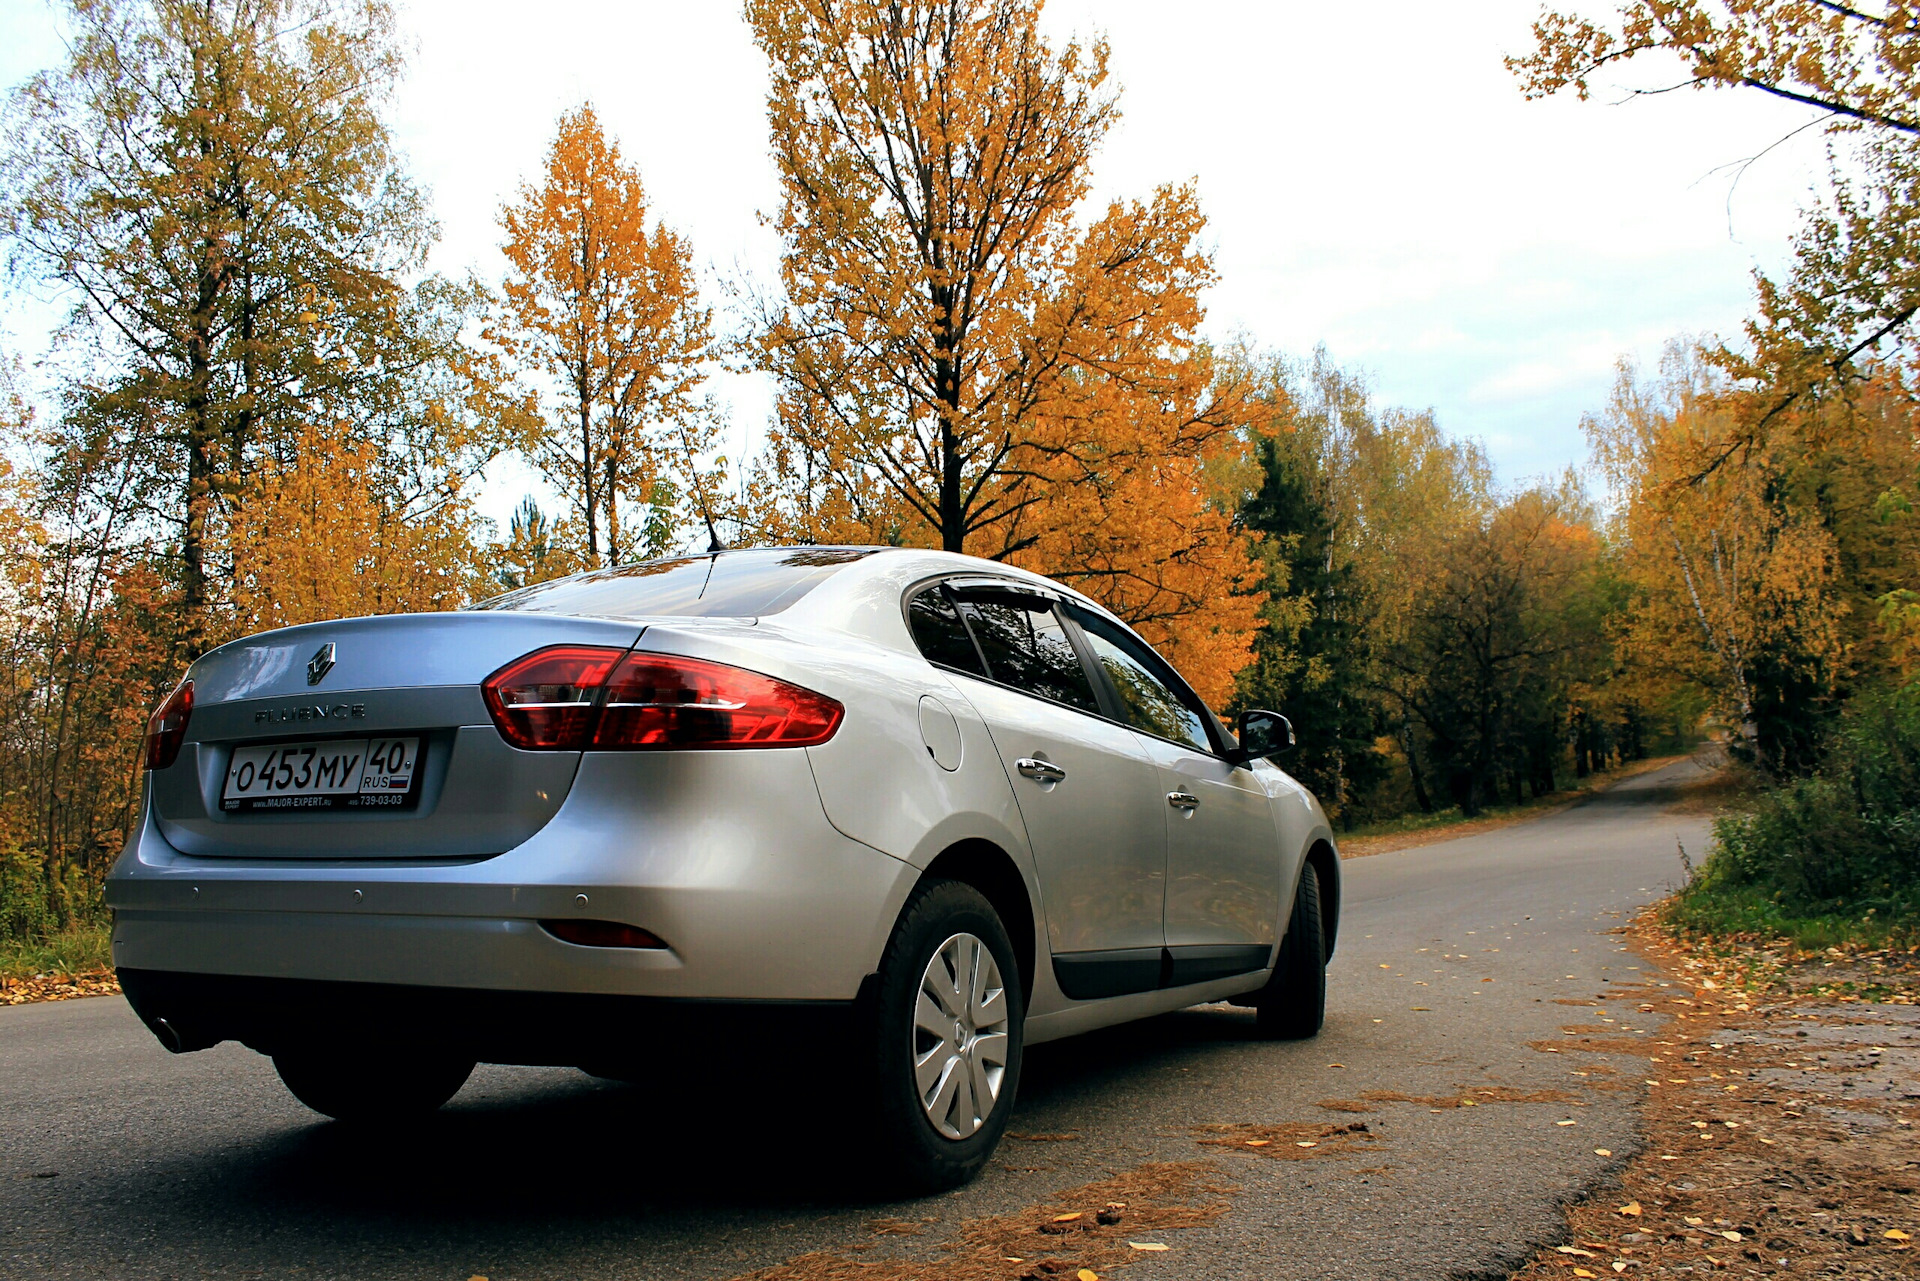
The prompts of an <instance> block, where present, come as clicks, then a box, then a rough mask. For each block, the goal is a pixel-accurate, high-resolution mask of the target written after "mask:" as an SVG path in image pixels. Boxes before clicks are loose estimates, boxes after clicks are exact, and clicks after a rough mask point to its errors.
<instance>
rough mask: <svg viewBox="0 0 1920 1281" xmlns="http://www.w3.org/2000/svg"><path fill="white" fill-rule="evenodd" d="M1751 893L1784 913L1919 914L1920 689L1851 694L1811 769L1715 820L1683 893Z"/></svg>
mask: <svg viewBox="0 0 1920 1281" xmlns="http://www.w3.org/2000/svg"><path fill="white" fill-rule="evenodd" d="M1755 891H1758V892H1759V894H1760V895H1761V896H1763V897H1765V898H1767V899H1770V900H1771V901H1772V902H1773V903H1774V904H1776V905H1777V907H1778V910H1779V911H1780V912H1781V913H1782V914H1783V915H1784V916H1787V917H1815V916H1832V915H1840V916H1849V917H1855V918H1857V917H1859V916H1861V915H1863V914H1865V913H1867V912H1872V913H1873V914H1875V915H1876V916H1878V917H1880V918H1881V919H1882V920H1885V919H1888V918H1909V917H1913V916H1915V915H1920V687H1909V688H1907V689H1904V690H1901V691H1899V692H1898V693H1896V694H1893V695H1883V696H1862V697H1861V698H1859V699H1857V700H1856V701H1855V705H1854V707H1852V708H1851V709H1850V710H1849V711H1848V713H1847V715H1846V717H1845V719H1844V720H1843V721H1842V723H1841V726H1840V729H1839V732H1838V733H1837V734H1836V735H1835V737H1834V739H1833V741H1832V743H1831V745H1830V746H1829V748H1828V751H1827V754H1826V757H1825V759H1824V761H1823V762H1822V764H1821V766H1820V768H1819V769H1818V771H1817V772H1815V773H1814V774H1813V775H1812V776H1810V777H1808V778H1802V779H1796V780H1793V781H1791V782H1788V783H1785V784H1783V785H1781V786H1780V787H1778V788H1775V789H1774V790H1772V791H1770V792H1768V793H1766V794H1765V795H1763V796H1762V797H1761V798H1760V800H1759V801H1758V803H1757V804H1756V805H1755V806H1754V807H1753V809H1752V810H1751V811H1750V812H1748V813H1745V814H1737V815H1730V816H1727V817H1724V818H1721V819H1720V820H1718V821H1717V822H1716V823H1715V824H1714V850H1713V852H1712V854H1711V855H1710V856H1709V858H1708V860H1707V864H1706V866H1705V868H1703V869H1702V873H1701V876H1700V879H1699V880H1698V881H1697V882H1696V883H1695V884H1694V885H1693V886H1690V887H1689V889H1688V891H1687V894H1686V895H1685V896H1683V901H1684V898H1686V897H1697V896H1706V897H1709V898H1711V897H1728V896H1737V897H1739V898H1742V899H1745V900H1746V901H1748V902H1752V901H1753V900H1754V895H1755ZM1736 892H1737V893H1736Z"/></svg>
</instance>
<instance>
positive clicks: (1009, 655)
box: [954, 587, 1166, 1000]
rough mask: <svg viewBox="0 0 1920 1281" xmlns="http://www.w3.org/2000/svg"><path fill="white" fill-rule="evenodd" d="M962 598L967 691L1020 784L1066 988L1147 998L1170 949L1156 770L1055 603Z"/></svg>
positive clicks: (1005, 595)
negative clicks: (979, 660) (1101, 694)
mask: <svg viewBox="0 0 1920 1281" xmlns="http://www.w3.org/2000/svg"><path fill="white" fill-rule="evenodd" d="M954 597H955V598H956V599H957V601H958V603H959V606H960V610H961V613H962V614H963V615H964V616H965V618H966V620H967V624H968V626H969V628H970V629H971V631H972V633H973V636H974V638H975V640H976V641H977V642H978V644H979V648H980V652H981V655H982V657H983V658H984V660H985V664H986V675H987V679H985V680H975V681H969V682H967V685H966V691H967V696H968V697H969V698H970V699H972V701H973V704H974V706H975V707H976V708H977V709H978V710H979V712H980V717H981V719H982V720H984V721H985V722H986V724H987V729H988V732H989V733H990V734H991V735H992V737H993V742H994V747H995V748H996V749H997V750H998V751H999V753H1000V758H1001V760H1002V762H1003V763H1004V764H1005V766H1006V770H1007V777H1008V778H1009V779H1011V780H1012V782H1013V790H1014V795H1015V797H1016V798H1017V799H1018V802H1019V805H1020V816H1021V818H1022V819H1023V820H1024V821H1025V824H1026V828H1027V840H1028V842H1029V844H1030V845H1031V846H1032V849H1033V856H1034V862H1035V864H1036V870H1037V872H1038V875H1039V878H1040V892H1041V899H1042V903H1041V906H1042V909H1043V911H1044V912H1045V913H1046V925H1047V941H1048V945H1049V947H1050V949H1051V951H1052V953H1053V962H1054V975H1055V977H1056V978H1057V979H1058V980H1059V983H1060V988H1061V991H1063V992H1064V993H1065V994H1066V995H1067V996H1069V997H1072V998H1073V999H1075V1000H1091V999H1094V998H1097V997H1105V996H1118V995H1121V994H1123V993H1127V992H1144V991H1151V990H1152V989H1154V988H1156V987H1158V986H1159V985H1160V981H1161V977H1162V975H1161V961H1162V958H1161V947H1162V945H1163V943H1164V941H1165V940H1164V937H1163V935H1162V932H1161V915H1162V912H1163V910H1164V900H1165V890H1166V834H1165V820H1164V819H1163V818H1162V817H1161V814H1160V807H1161V787H1160V771H1159V768H1158V767H1157V766H1156V765H1155V764H1154V762H1153V761H1152V760H1151V759H1149V757H1148V756H1147V753H1146V752H1145V751H1144V750H1143V748H1142V746H1141V744H1140V741H1139V739H1138V737H1137V736H1136V735H1134V734H1133V733H1132V731H1130V730H1129V729H1128V728H1127V727H1125V726H1123V725H1117V724H1115V723H1114V722H1113V721H1111V720H1108V719H1106V718H1105V717H1104V716H1102V715H1101V707H1100V702H1099V700H1098V698H1097V697H1096V696H1095V694H1094V689H1093V682H1092V680H1091V679H1090V677H1089V675H1088V673H1087V670H1086V668H1085V666H1084V665H1083V664H1082V662H1081V660H1080V656H1079V653H1078V651H1077V650H1076V649H1075V647H1074V644H1073V642H1072V640H1071V639H1069V637H1068V635H1067V632H1066V629H1065V628H1064V626H1063V625H1062V623H1061V620H1060V618H1059V615H1058V614H1057V613H1056V606H1055V604H1054V602H1052V601H1050V600H1047V599H1044V598H1042V597H1039V596H1033V595H1027V594H1024V593H1021V592H1018V591H1003V590H999V589H985V588H979V587H972V588H967V589H963V590H957V591H955V592H954Z"/></svg>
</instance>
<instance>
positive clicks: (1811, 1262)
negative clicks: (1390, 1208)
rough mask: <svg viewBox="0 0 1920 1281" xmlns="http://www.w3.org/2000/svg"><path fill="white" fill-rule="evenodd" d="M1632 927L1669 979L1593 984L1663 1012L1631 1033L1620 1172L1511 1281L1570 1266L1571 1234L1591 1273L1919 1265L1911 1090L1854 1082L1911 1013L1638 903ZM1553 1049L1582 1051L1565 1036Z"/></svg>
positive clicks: (1887, 1270) (1916, 1110) (1898, 1271)
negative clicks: (1634, 1099) (1730, 950)
mask: <svg viewBox="0 0 1920 1281" xmlns="http://www.w3.org/2000/svg"><path fill="white" fill-rule="evenodd" d="M1634 933H1635V937H1636V939H1637V941H1638V942H1639V944H1640V947H1639V950H1640V951H1641V952H1642V953H1643V954H1644V955H1647V956H1649V957H1650V958H1652V959H1655V960H1658V961H1660V962H1661V963H1662V964H1663V965H1664V966H1665V967H1666V969H1667V973H1668V975H1670V976H1672V977H1673V978H1675V979H1679V980H1683V981H1681V982H1670V983H1663V982H1662V981H1661V980H1650V981H1649V982H1647V983H1646V984H1645V985H1643V986H1641V987H1638V988H1634V989H1625V988H1623V989H1621V990H1619V991H1616V992H1611V993H1609V994H1608V995H1609V997H1610V998H1611V999H1613V1000H1616V1001H1618V1000H1630V1001H1635V1002H1636V1003H1637V1004H1638V1009H1639V1011H1640V1013H1641V1015H1642V1017H1655V1016H1661V1017H1670V1019H1671V1021H1670V1022H1668V1023H1667V1025H1666V1026H1665V1027H1664V1028H1663V1029H1662V1030H1661V1031H1659V1032H1658V1033H1655V1034H1653V1035H1650V1036H1648V1037H1646V1038H1645V1039H1644V1040H1638V1041H1636V1042H1634V1043H1632V1049H1633V1051H1634V1052H1637V1053H1638V1054H1639V1055H1640V1056H1642V1057H1643V1058H1645V1059H1646V1060H1647V1062H1648V1066H1649V1071H1648V1072H1647V1073H1646V1076H1647V1086H1646V1089H1647V1092H1648V1093H1647V1101H1646V1104H1645V1120H1644V1127H1645V1135H1646V1146H1645V1148H1644V1150H1643V1152H1642V1154H1641V1155H1640V1156H1639V1157H1638V1158H1636V1159H1635V1160H1634V1161H1632V1162H1631V1163H1630V1164H1629V1165H1628V1166H1627V1168H1626V1169H1625V1170H1624V1171H1623V1172H1622V1174H1621V1187H1620V1191H1622V1192H1624V1193H1625V1194H1626V1200H1625V1204H1622V1203H1621V1199H1620V1198H1618V1197H1614V1196H1608V1197H1605V1198H1595V1199H1594V1200H1592V1201H1589V1202H1586V1203H1583V1204H1580V1205H1576V1206H1574V1207H1572V1208H1571V1209H1570V1210H1569V1211H1568V1214H1567V1218H1568V1226H1569V1228H1570V1229H1571V1235H1572V1237H1573V1239H1574V1241H1575V1242H1576V1243H1577V1244H1576V1245H1575V1246H1574V1247H1572V1248H1571V1249H1568V1248H1565V1247H1563V1248H1559V1249H1547V1250H1542V1251H1541V1252H1540V1253H1539V1254H1538V1255H1537V1256H1536V1257H1535V1258H1534V1259H1533V1260H1532V1262H1530V1263H1529V1264H1528V1265H1527V1266H1526V1267H1524V1268H1522V1269H1521V1270H1520V1271H1519V1272H1517V1273H1515V1274H1514V1275H1515V1278H1516V1281H1546V1279H1547V1278H1557V1277H1565V1276H1567V1275H1568V1272H1569V1269H1571V1271H1572V1274H1573V1275H1575V1276H1579V1275H1582V1271H1583V1270H1582V1269H1580V1268H1577V1267H1572V1265H1573V1263H1574V1256H1573V1255H1572V1250H1574V1249H1577V1250H1585V1251H1587V1252H1589V1253H1590V1254H1592V1255H1593V1256H1594V1258H1593V1261H1592V1263H1591V1264H1589V1266H1590V1267H1592V1268H1593V1269H1595V1270H1596V1273H1597V1271H1598V1270H1599V1269H1600V1267H1601V1265H1602V1264H1604V1265H1605V1267H1606V1268H1607V1269H1608V1270H1610V1271H1611V1272H1613V1273H1615V1274H1620V1275H1630V1276H1633V1277H1636V1278H1655V1277H1662V1278H1676V1279H1677V1278H1679V1277H1681V1276H1683V1275H1684V1276H1689V1277H1695V1278H1697V1277H1699V1276H1701V1275H1703V1274H1715V1275H1724V1276H1767V1275H1794V1276H1799V1275H1810V1274H1826V1275H1830V1276H1845V1277H1847V1278H1849V1281H1878V1279H1881V1278H1884V1279H1886V1281H1891V1279H1892V1278H1895V1277H1902V1278H1910V1277H1913V1276H1915V1275H1920V1266H1916V1262H1915V1259H1914V1254H1913V1247H1912V1245H1911V1244H1910V1242H1911V1239H1912V1238H1911V1233H1912V1232H1913V1231H1914V1230H1916V1222H1915V1221H1916V1220H1920V1148H1917V1147H1916V1144H1915V1142H1914V1134H1913V1127H1914V1125H1915V1124H1916V1123H1920V1103H1916V1101H1915V1091H1913V1090H1912V1089H1911V1088H1893V1089H1866V1088H1856V1087H1863V1086H1865V1085H1867V1084H1869V1082H1868V1081H1867V1079H1866V1078H1868V1077H1870V1076H1872V1075H1873V1073H1874V1072H1875V1071H1879V1072H1881V1073H1882V1075H1885V1074H1886V1073H1887V1072H1888V1071H1889V1070H1890V1069H1885V1068H1881V1067H1879V1066H1878V1065H1880V1064H1883V1063H1885V1061H1886V1060H1885V1056H1886V1055H1887V1053H1888V1051H1887V1049H1886V1047H1887V1046H1889V1045H1893V1044H1895V1043H1896V1041H1899V1040H1901V1039H1902V1038H1904V1044H1905V1045H1908V1046H1911V1045H1913V1044H1914V1043H1915V1040H1916V1033H1920V1024H1916V1023H1915V1022H1914V1021H1913V1020H1912V1019H1911V1018H1897V1017H1895V1016H1896V1014H1899V1013H1903V1012H1900V1011H1893V1010H1886V1011H1885V1012H1883V1013H1879V1014H1876V1013H1875V1009H1874V1007H1873V1006H1872V1005H1869V1004H1867V1003H1864V1002H1861V1001H1858V1000H1849V999H1847V994H1845V993H1842V994H1840V995H1837V996H1836V995H1834V991H1833V988H1832V986H1831V984H1817V987H1818V990H1820V991H1821V992H1823V993H1824V995H1821V996H1817V997H1816V996H1809V995H1807V994H1806V989H1805V988H1802V989H1801V990H1800V991H1799V992H1797V993H1796V992H1795V991H1794V989H1793V988H1792V987H1791V986H1790V985H1788V984H1786V983H1784V982H1782V983H1778V984H1773V985H1767V984H1756V983H1754V982H1751V981H1750V980H1751V979H1752V978H1753V976H1754V975H1755V974H1756V973H1764V972H1765V969H1764V964H1765V963H1764V962H1755V963H1752V964H1743V963H1741V962H1739V961H1737V960H1736V959H1734V958H1732V957H1729V956H1727V955H1726V954H1724V951H1722V952H1721V953H1719V954H1715V955H1713V956H1708V957H1704V958H1703V957H1702V956H1701V955H1699V954H1698V953H1696V952H1695V951H1694V950H1693V949H1691V948H1690V947H1689V946H1688V945H1687V944H1686V943H1685V942H1684V941H1681V940H1675V939H1673V938H1671V937H1670V936H1667V935H1665V934H1663V933H1661V932H1659V931H1658V929H1657V927H1656V926H1654V925H1653V924H1651V922H1650V921H1649V920H1647V919H1643V920H1642V921H1641V922H1639V923H1637V924H1636V926H1635V929H1634ZM1721 946H1722V947H1723V948H1724V944H1723V945H1721ZM1818 977H1819V976H1815V978H1816V980H1817V979H1818ZM1808 986H1809V987H1813V986H1816V984H1813V983H1810V984H1808ZM1763 992H1764V993H1771V994H1772V995H1771V997H1770V998H1763V995H1762V994H1763ZM1596 1040H1597V1038H1596ZM1535 1044H1536V1048H1546V1046H1545V1045H1544V1044H1543V1043H1535ZM1553 1048H1555V1049H1557V1050H1558V1051H1559V1052H1562V1053H1568V1054H1579V1053H1580V1052H1581V1051H1583V1050H1588V1051H1591V1050H1595V1049H1598V1047H1597V1046H1594V1045H1591V1044H1588V1043H1583V1042H1581V1041H1576V1040H1575V1039H1574V1038H1572V1037H1569V1038H1567V1039H1566V1040H1565V1041H1561V1042H1556V1043H1553ZM1623 1048H1624V1047H1623ZM1602 1052H1620V1051H1619V1050H1616V1049H1614V1048H1613V1047H1612V1046H1608V1047H1607V1048H1606V1050H1604V1051H1602ZM1863 1065H1875V1066H1863ZM1903 1095H1904V1097H1903ZM1596 1151H1598V1150H1597V1149H1596ZM1594 1274H1595V1273H1588V1274H1587V1275H1594Z"/></svg>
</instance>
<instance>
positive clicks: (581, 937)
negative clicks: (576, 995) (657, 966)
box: [540, 921, 666, 950]
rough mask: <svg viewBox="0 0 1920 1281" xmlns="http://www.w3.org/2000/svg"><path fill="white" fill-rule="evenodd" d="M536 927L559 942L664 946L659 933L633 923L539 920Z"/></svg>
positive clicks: (588, 945) (585, 944)
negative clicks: (538, 924) (538, 925)
mask: <svg viewBox="0 0 1920 1281" xmlns="http://www.w3.org/2000/svg"><path fill="white" fill-rule="evenodd" d="M540 928H541V929H543V930H545V931H546V932H547V933H549V934H551V935H553V936H554V937H555V938H557V939H559V940H560V941H561V942H563V943H578V944H579V945H580V946H581V947H640V948H649V949H654V950H658V949H661V948H664V947H666V944H665V943H663V942H661V941H660V936H659V935H657V934H655V933H654V932H653V931H651V930H643V929H641V928H640V927H639V926H637V925H622V924H621V923H620V922H618V921H542V922H540Z"/></svg>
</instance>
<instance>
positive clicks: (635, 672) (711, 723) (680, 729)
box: [593, 651, 845, 751]
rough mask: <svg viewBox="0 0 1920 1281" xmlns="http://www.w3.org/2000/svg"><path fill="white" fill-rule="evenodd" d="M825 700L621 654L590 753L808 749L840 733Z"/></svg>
mask: <svg viewBox="0 0 1920 1281" xmlns="http://www.w3.org/2000/svg"><path fill="white" fill-rule="evenodd" d="M844 713H845V709H844V708H842V707H841V706H840V704H839V703H837V702H835V701H834V700H833V699H831V698H828V697H827V696H826V695H824V694H816V693H814V692H813V691H812V690H810V689H802V688H800V687H799V686H798V685H790V684H788V683H787V682H786V681H783V680H775V679H774V678H773V677H771V676H762V675H761V674H760V673H759V672H750V671H747V670H746V669H745V668H740V667H729V666H727V665H726V664H724V663H709V662H705V661H703V660H701V659H698V658H680V657H678V656H676V655H672V654H643V653H640V652H638V651H635V652H634V653H631V654H628V655H627V657H626V659H625V660H624V661H623V662H622V663H621V664H620V666H619V668H617V669H616V670H615V671H614V673H613V676H612V678H611V679H610V680H608V682H607V703H606V708H605V710H603V711H602V712H601V713H600V728H599V732H597V733H596V734H595V735H594V736H593V745H594V746H595V747H610V748H623V749H626V750H629V751H631V750H636V749H653V750H659V749H665V748H675V747H699V748H721V747H810V746H812V745H813V744H816V743H824V742H826V741H827V740H828V739H830V738H832V737H833V732H834V731H835V730H837V729H839V728H840V718H841V716H842V715H843V714H844Z"/></svg>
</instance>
